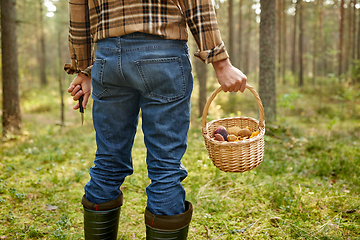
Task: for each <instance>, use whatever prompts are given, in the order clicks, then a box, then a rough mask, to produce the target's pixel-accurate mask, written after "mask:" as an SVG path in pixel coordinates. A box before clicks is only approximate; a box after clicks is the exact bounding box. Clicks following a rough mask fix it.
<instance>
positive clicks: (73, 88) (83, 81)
mask: <svg viewBox="0 0 360 240" xmlns="http://www.w3.org/2000/svg"><path fill="white" fill-rule="evenodd" d="M80 89H81V90H80ZM68 93H70V95H71V96H73V99H74V101H78V100H79V98H80V97H81V96H83V95H84V98H83V104H82V105H83V107H84V109H86V105H87V103H88V101H89V97H90V93H91V77H88V76H86V75H84V74H82V73H78V75H77V76H76V77H75V78H74V80H73V81H72V82H71V83H70V87H69V88H68ZM78 108H79V103H77V104H75V105H74V107H73V109H74V110H76V109H78Z"/></svg>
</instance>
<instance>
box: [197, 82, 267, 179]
mask: <svg viewBox="0 0 360 240" xmlns="http://www.w3.org/2000/svg"><path fill="white" fill-rule="evenodd" d="M246 88H247V89H248V90H250V91H251V92H252V93H253V95H254V96H255V98H256V101H257V104H258V107H259V120H256V119H254V118H250V117H231V118H223V119H218V120H213V121H211V122H209V123H206V117H207V113H208V110H209V106H210V104H211V102H212V101H213V100H214V98H215V96H216V95H217V94H218V93H219V92H220V91H221V90H222V88H221V87H219V88H218V89H216V90H215V91H214V92H213V93H212V94H211V96H210V97H209V99H208V101H207V102H206V105H205V107H204V111H203V115H202V135H203V137H204V140H205V146H206V149H207V151H208V154H209V157H210V159H211V160H212V162H213V164H214V165H215V166H216V167H217V168H218V169H220V170H221V171H224V172H245V171H249V170H251V169H253V168H255V167H257V166H258V165H259V164H260V163H261V162H262V160H263V156H264V148H265V142H264V135H265V118H264V108H263V106H262V103H261V99H260V97H259V95H258V94H257V92H256V91H255V89H254V88H253V87H252V86H250V85H248V84H247V85H246ZM221 125H222V126H224V127H226V128H228V127H231V126H239V127H240V128H245V127H246V126H249V127H251V128H252V129H253V130H254V131H255V130H256V131H259V132H260V133H259V134H258V135H257V136H256V137H253V138H251V139H246V140H240V141H237V142H226V141H225V142H221V141H217V140H214V139H213V134H214V131H215V129H216V128H217V127H218V126H221Z"/></svg>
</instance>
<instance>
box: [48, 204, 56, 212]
mask: <svg viewBox="0 0 360 240" xmlns="http://www.w3.org/2000/svg"><path fill="white" fill-rule="evenodd" d="M56 209H58V207H57V206H53V205H50V204H48V205H46V210H47V211H52V210H56Z"/></svg>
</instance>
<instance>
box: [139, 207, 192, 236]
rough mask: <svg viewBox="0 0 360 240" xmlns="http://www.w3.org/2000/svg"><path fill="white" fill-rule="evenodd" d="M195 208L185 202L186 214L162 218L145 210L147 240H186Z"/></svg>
mask: <svg viewBox="0 0 360 240" xmlns="http://www.w3.org/2000/svg"><path fill="white" fill-rule="evenodd" d="M192 213H193V206H192V204H191V203H190V202H188V201H185V212H184V213H181V214H178V215H174V216H162V215H155V214H153V213H151V212H150V211H149V210H148V209H147V208H146V210H145V225H146V240H155V239H156V240H159V239H168V240H169V239H171V240H186V238H187V235H188V231H189V225H190V221H191V216H192Z"/></svg>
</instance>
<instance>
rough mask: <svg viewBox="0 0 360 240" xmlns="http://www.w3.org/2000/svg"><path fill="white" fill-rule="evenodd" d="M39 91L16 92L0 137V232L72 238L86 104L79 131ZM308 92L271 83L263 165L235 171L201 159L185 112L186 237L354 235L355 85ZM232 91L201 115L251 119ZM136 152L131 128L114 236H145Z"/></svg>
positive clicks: (88, 159)
mask: <svg viewBox="0 0 360 240" xmlns="http://www.w3.org/2000/svg"><path fill="white" fill-rule="evenodd" d="M327 81H330V80H327ZM50 87H51V86H49V88H48V89H44V90H29V91H28V92H24V93H23V94H22V100H23V102H22V113H23V132H24V134H23V135H22V136H12V137H10V138H9V139H7V140H6V141H4V142H2V143H1V147H0V149H1V160H0V239H83V226H82V218H83V216H82V206H81V204H80V199H81V197H82V195H83V186H84V184H85V183H86V182H87V181H88V180H89V175H88V169H89V168H90V167H91V166H92V164H93V163H92V161H93V157H94V154H95V150H96V149H95V133H94V130H93V127H92V124H91V114H90V108H89V109H88V110H87V111H86V113H85V125H84V126H83V127H81V126H80V116H79V114H78V113H77V112H74V111H73V110H72V109H71V105H72V100H71V99H70V98H68V97H67V98H66V101H65V103H66V120H67V122H66V127H61V126H59V125H58V124H56V123H57V122H58V119H59V118H60V117H59V112H60V110H59V107H58V106H59V105H60V101H59V100H57V99H58V96H57V93H56V92H55V91H50V90H49V89H51V88H50ZM195 87H197V86H195ZM315 90H316V89H315ZM315 90H314V89H313V88H310V87H309V88H303V89H296V88H292V87H289V86H287V87H286V88H285V87H282V86H280V87H279V97H278V104H279V106H278V112H279V113H280V114H279V117H278V121H277V122H276V123H273V124H271V125H270V124H267V126H266V130H267V133H266V136H265V141H266V150H265V156H264V161H263V163H261V164H260V166H259V167H257V168H256V169H254V170H251V171H248V172H245V173H242V174H239V173H224V172H221V171H219V170H218V169H216V168H215V167H214V166H213V165H212V162H211V160H210V159H209V158H208V156H207V153H206V150H205V147H204V143H203V139H202V136H201V125H200V121H199V119H197V118H196V116H197V114H195V113H194V114H193V119H192V126H191V129H190V132H189V141H188V143H189V146H188V150H187V152H186V154H185V156H184V159H183V163H184V165H185V166H186V168H187V169H188V171H189V176H188V177H187V178H186V179H185V180H184V181H183V185H184V187H185V189H186V191H187V199H188V200H189V201H191V202H192V203H193V204H194V207H195V211H194V215H193V220H192V222H191V226H190V231H189V237H188V239H212V240H215V239H324V240H325V239H360V198H359V190H360V188H359V186H360V164H359V163H360V159H359V158H360V146H359V145H360V141H359V130H360V124H359V119H360V113H359V112H360V111H359V94H358V93H357V92H358V90H359V89H358V88H355V87H352V88H350V87H349V86H345V87H341V86H339V85H336V84H335V85H334V84H329V85H323V87H322V96H319V94H316V91H315ZM238 95H239V97H238V96H236V97H234V96H231V95H227V94H224V93H221V94H219V96H218V97H217V100H216V102H214V104H212V106H211V109H210V110H209V114H210V118H219V117H223V116H227V115H231V113H230V112H229V111H234V109H235V110H236V111H237V112H238V113H239V111H242V114H243V115H247V114H250V116H255V117H256V114H257V106H256V103H255V104H254V102H255V101H254V99H253V97H252V96H251V94H243V95H240V94H238ZM194 97H195V98H196V96H194ZM320 97H321V101H320V100H319V99H320ZM228 98H231V99H232V102H229V101H228ZM314 98H316V99H318V100H316V101H315V100H314ZM53 99H55V101H54V100H53ZM220 104H222V105H220ZM226 104H227V105H230V104H233V106H225V105H226ZM193 108H194V110H196V109H197V108H196V107H195V103H194V107H193ZM145 156H146V149H145V146H144V144H143V136H142V132H141V129H140V128H139V131H138V134H137V137H136V141H135V145H134V150H133V157H134V170H135V172H134V174H133V175H132V176H130V177H129V178H127V179H126V181H125V183H124V185H123V186H122V190H123V192H124V201H125V202H124V206H123V208H122V211H121V220H120V227H119V235H118V236H119V239H145V227H144V220H143V213H144V208H145V205H146V194H145V187H146V186H147V185H148V184H149V179H148V178H147V172H146V164H145V160H144V159H145Z"/></svg>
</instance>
